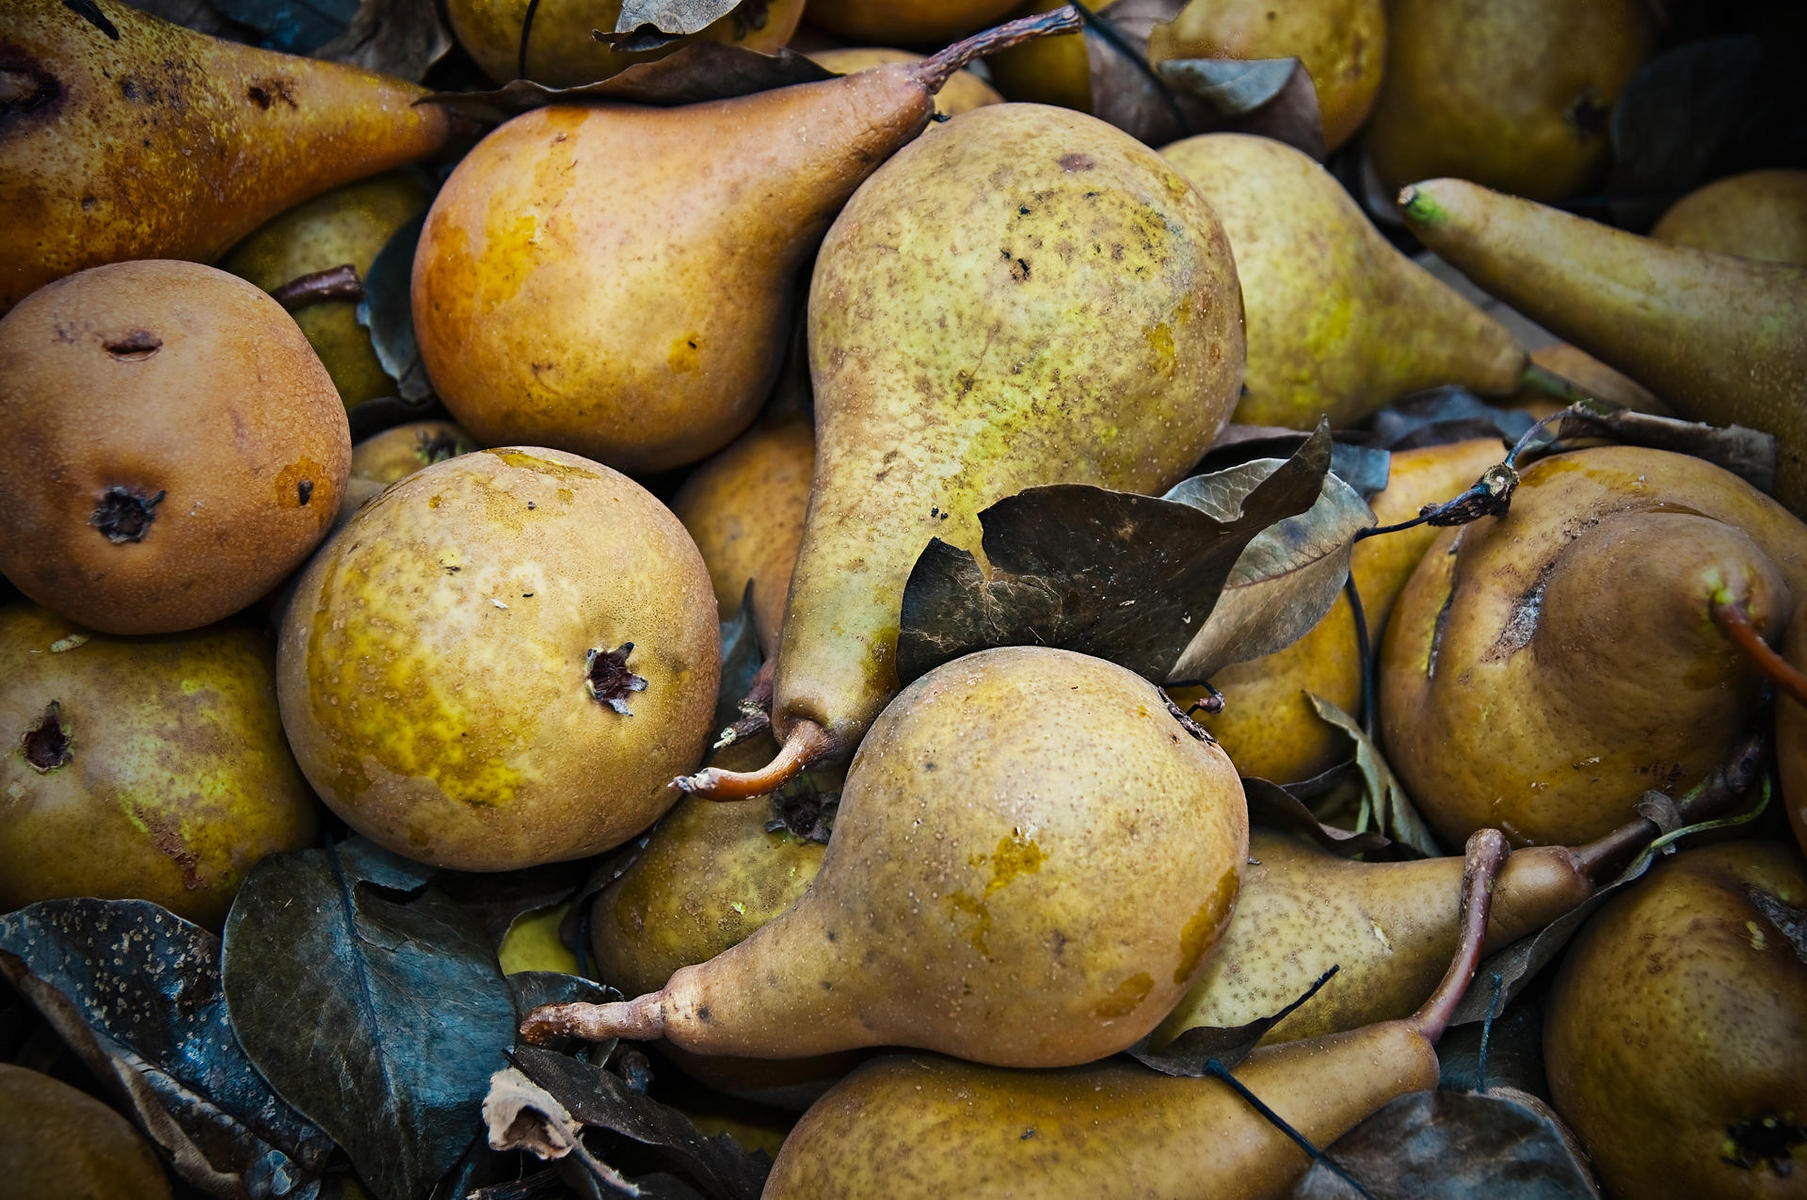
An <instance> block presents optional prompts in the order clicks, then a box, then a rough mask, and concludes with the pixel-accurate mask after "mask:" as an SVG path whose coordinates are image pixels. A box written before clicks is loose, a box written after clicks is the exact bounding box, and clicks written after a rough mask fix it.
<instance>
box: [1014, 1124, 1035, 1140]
mask: <svg viewBox="0 0 1807 1200" xmlns="http://www.w3.org/2000/svg"><path fill="white" fill-rule="evenodd" d="M1034 1136H1035V1126H1033V1125H1031V1126H1029V1128H1027V1129H1025V1130H1023V1132H1022V1135H1021V1136H1019V1137H1018V1138H1017V1141H1019V1142H1026V1141H1028V1140H1029V1139H1030V1138H1032V1137H1034Z"/></svg>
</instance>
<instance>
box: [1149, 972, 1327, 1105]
mask: <svg viewBox="0 0 1807 1200" xmlns="http://www.w3.org/2000/svg"><path fill="white" fill-rule="evenodd" d="M1335 975H1336V968H1335V967H1331V968H1330V969H1329V970H1328V971H1326V972H1324V973H1323V974H1322V975H1320V976H1318V978H1317V979H1316V980H1315V981H1314V982H1313V983H1312V985H1311V986H1310V987H1308V988H1306V989H1305V993H1304V994H1303V995H1302V996H1300V997H1299V998H1298V999H1297V1000H1294V1001H1293V1002H1292V1003H1291V1004H1288V1005H1287V1006H1286V1007H1285V1008H1283V1009H1281V1010H1280V1011H1279V1012H1277V1013H1274V1014H1273V1015H1272V1016H1268V1017H1259V1018H1257V1019H1255V1020H1253V1021H1250V1022H1249V1023H1248V1024H1246V1025H1232V1026H1213V1025H1195V1026H1193V1027H1192V1028H1190V1029H1188V1030H1186V1031H1185V1032H1184V1033H1182V1034H1180V1035H1179V1036H1178V1037H1176V1038H1174V1039H1173V1040H1172V1041H1171V1042H1168V1043H1167V1044H1166V1045H1165V1046H1163V1047H1161V1048H1160V1049H1159V1050H1150V1049H1149V1048H1148V1041H1149V1039H1148V1038H1147V1037H1144V1038H1143V1039H1142V1040H1141V1041H1139V1042H1137V1043H1136V1044H1135V1045H1133V1046H1131V1047H1130V1048H1129V1049H1127V1050H1125V1051H1123V1053H1125V1054H1127V1055H1129V1057H1131V1058H1133V1059H1135V1060H1136V1061H1137V1062H1139V1063H1141V1064H1142V1065H1143V1066H1145V1067H1147V1068H1149V1069H1150V1070H1153V1071H1159V1072H1160V1073H1161V1074H1163V1075H1176V1076H1183V1077H1185V1078H1188V1079H1200V1078H1203V1077H1204V1076H1206V1075H1210V1074H1212V1073H1213V1064H1215V1065H1216V1066H1217V1067H1221V1068H1222V1069H1224V1070H1226V1071H1231V1070H1235V1069H1236V1067H1237V1066H1239V1065H1240V1064H1241V1062H1242V1060H1243V1059H1245V1058H1247V1057H1248V1056H1249V1052H1250V1051H1252V1050H1254V1048H1255V1045H1256V1043H1258V1042H1259V1041H1260V1040H1261V1039H1262V1038H1263V1037H1264V1036H1266V1034H1267V1031H1268V1030H1270V1029H1272V1028H1273V1027H1274V1026H1276V1025H1278V1024H1279V1023H1280V1022H1282V1021H1284V1020H1285V1019H1286V1018H1287V1017H1289V1016H1290V1015H1292V1013H1293V1011H1294V1010H1295V1009H1297V1008H1298V1007H1299V1006H1300V1005H1301V1004H1304V1003H1305V1002H1306V1001H1307V1000H1310V999H1311V998H1312V997H1313V996H1315V995H1317V994H1318V989H1320V988H1322V987H1323V986H1324V985H1325V984H1327V983H1329V982H1330V980H1331V979H1332V977H1334V976H1335ZM1150 1036H1152V1035H1150Z"/></svg>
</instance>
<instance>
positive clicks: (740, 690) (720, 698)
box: [712, 580, 765, 730]
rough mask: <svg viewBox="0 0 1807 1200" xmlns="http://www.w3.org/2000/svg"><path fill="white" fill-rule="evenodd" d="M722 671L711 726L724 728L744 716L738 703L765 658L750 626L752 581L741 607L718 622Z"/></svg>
mask: <svg viewBox="0 0 1807 1200" xmlns="http://www.w3.org/2000/svg"><path fill="white" fill-rule="evenodd" d="M721 635H722V674H721V683H720V685H719V686H718V687H717V688H716V691H715V724H714V725H713V726H712V728H714V729H718V730H719V729H726V728H728V727H729V726H730V725H732V724H734V723H735V722H736V721H738V720H740V718H741V716H742V715H743V714H742V713H741V711H740V703H741V701H742V700H745V699H746V698H747V693H748V692H749V691H751V690H752V687H753V677H754V676H755V675H757V674H759V668H760V666H761V665H762V664H763V663H764V662H765V658H764V656H763V655H761V654H760V652H759V634H758V631H757V630H755V629H754V628H753V583H752V581H751V580H748V581H747V587H746V591H745V592H744V593H742V595H741V599H740V608H739V609H738V610H736V611H735V613H734V615H733V616H732V617H729V618H728V619H727V620H726V621H723V622H722V623H721Z"/></svg>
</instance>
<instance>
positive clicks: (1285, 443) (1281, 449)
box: [1198, 425, 1528, 500]
mask: <svg viewBox="0 0 1807 1200" xmlns="http://www.w3.org/2000/svg"><path fill="white" fill-rule="evenodd" d="M1527 427H1528V426H1527ZM1310 436H1311V435H1310V434H1309V433H1306V432H1304V431H1302V430H1298V429H1286V428H1283V427H1281V426H1278V425H1229V426H1226V427H1225V428H1224V431H1223V432H1222V433H1220V434H1218V435H1217V440H1216V441H1215V442H1213V443H1211V450H1210V452H1209V453H1207V454H1206V455H1205V458H1204V461H1203V462H1201V463H1199V466H1198V469H1199V471H1200V472H1210V471H1217V470H1222V469H1223V468H1224V467H1228V466H1234V465H1235V464H1237V463H1242V462H1248V461H1250V460H1252V459H1257V458H1287V457H1290V456H1291V455H1293V454H1295V453H1297V452H1298V449H1299V447H1300V446H1303V445H1304V444H1305V439H1306V438H1308V437H1310ZM1392 460H1393V455H1392V452H1391V451H1389V450H1384V449H1381V448H1379V447H1377V446H1370V445H1365V444H1358V443H1356V442H1352V441H1345V440H1343V438H1341V437H1338V438H1336V439H1335V440H1333V441H1332V442H1331V443H1330V471H1331V474H1333V475H1335V476H1337V478H1339V479H1341V480H1342V481H1343V482H1344V483H1347V484H1348V485H1349V486H1350V487H1352V488H1354V489H1355V491H1356V494H1357V495H1359V496H1360V497H1361V498H1362V499H1364V500H1367V499H1369V498H1371V497H1372V496H1374V495H1375V493H1377V492H1379V491H1381V490H1383V489H1384V488H1385V487H1386V486H1387V477H1388V475H1389V474H1390V473H1391V469H1392Z"/></svg>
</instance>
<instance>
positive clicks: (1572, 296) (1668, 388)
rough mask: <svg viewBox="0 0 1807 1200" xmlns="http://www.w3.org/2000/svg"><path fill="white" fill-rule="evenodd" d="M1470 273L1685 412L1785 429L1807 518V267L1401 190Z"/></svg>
mask: <svg viewBox="0 0 1807 1200" xmlns="http://www.w3.org/2000/svg"><path fill="white" fill-rule="evenodd" d="M1399 203H1400V207H1401V209H1402V210H1403V211H1404V213H1405V218H1406V223H1407V224H1408V225H1410V226H1411V228H1412V232H1414V233H1416V234H1417V235H1418V236H1419V237H1420V238H1422V239H1423V240H1424V243H1425V244H1426V245H1427V246H1429V247H1430V248H1431V249H1432V250H1434V251H1436V252H1437V254H1438V255H1439V256H1440V257H1442V258H1445V259H1447V260H1449V262H1450V263H1452V264H1453V265H1454V266H1456V267H1457V268H1458V269H1459V270H1460V271H1461V272H1462V273H1463V274H1464V275H1467V276H1468V277H1469V278H1470V279H1472V280H1474V281H1475V282H1476V283H1477V284H1479V285H1480V286H1481V287H1483V288H1485V289H1487V291H1489V292H1491V293H1492V294H1493V295H1495V296H1498V297H1499V298H1500V299H1501V300H1504V301H1505V302H1506V303H1508V304H1510V305H1511V306H1512V307H1514V308H1516V309H1518V310H1519V311H1520V312H1522V313H1524V314H1525V315H1526V316H1527V317H1529V318H1531V319H1532V320H1533V321H1536V322H1537V323H1538V324H1540V325H1543V326H1546V327H1547V328H1549V329H1550V331H1551V332H1553V333H1555V334H1556V335H1557V336H1559V337H1561V338H1564V339H1565V340H1567V341H1570V342H1573V343H1574V344H1575V345H1577V346H1579V347H1580V348H1581V349H1583V350H1585V351H1587V352H1588V353H1589V354H1592V355H1593V356H1594V357H1596V358H1598V359H1600V361H1602V362H1604V363H1606V364H1607V365H1608V366H1611V367H1615V368H1617V369H1618V370H1621V371H1623V372H1625V374H1627V375H1629V376H1631V377H1632V378H1633V379H1635V380H1637V381H1638V382H1639V383H1641V384H1643V385H1644V386H1646V387H1648V388H1649V389H1650V390H1651V391H1653V392H1655V393H1656V395H1657V397H1658V398H1659V399H1661V400H1662V401H1663V402H1664V403H1665V404H1667V405H1669V406H1670V407H1671V408H1672V409H1674V410H1675V412H1676V413H1678V414H1679V415H1681V416H1685V417H1690V418H1693V419H1694V420H1699V421H1711V422H1713V423H1715V424H1719V425H1729V424H1739V425H1748V426H1751V427H1752V428H1755V429H1761V430H1763V431H1765V432H1767V433H1773V434H1775V436H1776V442H1777V450H1778V452H1779V453H1778V466H1777V475H1776V496H1777V498H1779V499H1780V500H1781V501H1782V503H1784V504H1786V505H1787V506H1788V507H1789V508H1790V509H1791V510H1793V511H1794V513H1795V514H1796V515H1797V516H1799V515H1803V514H1807V405H1802V404H1801V397H1802V396H1804V395H1807V267H1801V266H1794V265H1791V264H1784V263H1765V262H1756V261H1753V260H1751V259H1747V258H1738V257H1736V256H1733V255H1729V254H1712V253H1709V252H1708V251H1705V250H1696V249H1694V248H1693V247H1691V246H1670V245H1667V244H1665V243H1663V242H1658V241H1656V240H1654V239H1652V238H1644V237H1639V236H1637V235H1636V234H1631V233H1625V232H1623V231H1621V230H1617V229H1613V228H1611V227H1610V226H1606V225H1602V224H1600V223H1599V222H1596V221H1589V220H1586V219H1585V218H1582V217H1576V216H1571V215H1569V214H1568V213H1564V212H1559V211H1557V210H1556V209H1553V208H1549V207H1546V206H1544V205H1541V204H1534V203H1532V202H1531V201H1529V200H1520V199H1517V198H1515V197H1512V196H1505V195H1501V194H1500V193H1498V192H1492V191H1489V190H1487V189H1486V188H1483V187H1479V186H1477V185H1475V184H1472V183H1467V182H1464V181H1462V180H1459V179H1434V180H1431V181H1429V182H1426V183H1417V184H1413V185H1412V186H1410V187H1408V188H1406V189H1405V191H1403V192H1401V193H1400V197H1399Z"/></svg>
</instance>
